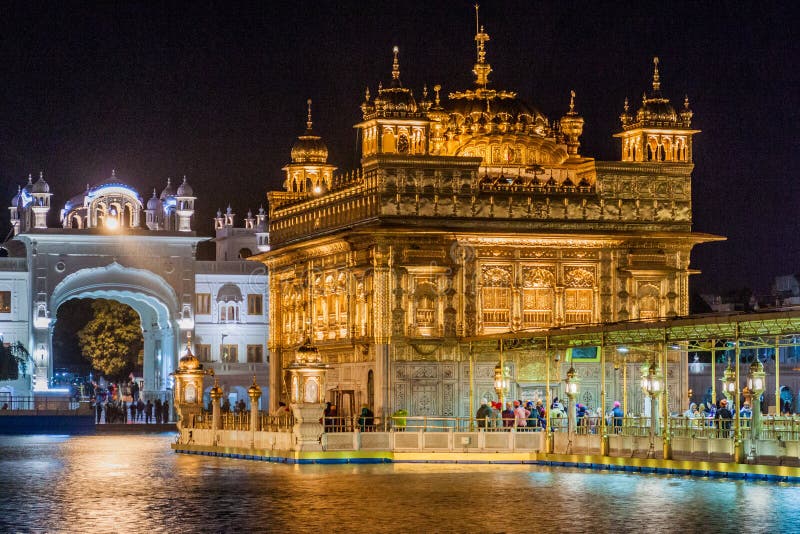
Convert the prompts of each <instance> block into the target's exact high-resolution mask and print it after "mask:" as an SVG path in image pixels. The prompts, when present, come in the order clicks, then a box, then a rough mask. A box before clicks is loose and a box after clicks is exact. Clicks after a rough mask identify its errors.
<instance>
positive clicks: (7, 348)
mask: <svg viewBox="0 0 800 534" xmlns="http://www.w3.org/2000/svg"><path fill="white" fill-rule="evenodd" d="M28 356H29V355H28V351H27V350H26V349H25V347H24V346H22V343H20V342H19V341H17V342H16V343H13V344H11V345H6V344H4V343H0V380H16V379H18V378H19V368H20V367H22V374H23V375H24V374H25V372H26V364H27V362H28Z"/></svg>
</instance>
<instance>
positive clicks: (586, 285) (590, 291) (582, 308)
mask: <svg viewBox="0 0 800 534" xmlns="http://www.w3.org/2000/svg"><path fill="white" fill-rule="evenodd" d="M564 285H566V286H567V287H566V288H565V289H564V314H565V316H564V321H565V322H566V324H586V323H591V322H592V319H593V317H594V285H595V283H594V273H592V272H591V271H589V270H587V269H583V268H579V269H571V270H570V271H568V272H567V273H566V275H565V276H564Z"/></svg>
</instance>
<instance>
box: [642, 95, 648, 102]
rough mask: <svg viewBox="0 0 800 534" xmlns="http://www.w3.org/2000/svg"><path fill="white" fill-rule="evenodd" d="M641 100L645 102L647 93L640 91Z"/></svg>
mask: <svg viewBox="0 0 800 534" xmlns="http://www.w3.org/2000/svg"><path fill="white" fill-rule="evenodd" d="M642 102H643V103H647V93H642Z"/></svg>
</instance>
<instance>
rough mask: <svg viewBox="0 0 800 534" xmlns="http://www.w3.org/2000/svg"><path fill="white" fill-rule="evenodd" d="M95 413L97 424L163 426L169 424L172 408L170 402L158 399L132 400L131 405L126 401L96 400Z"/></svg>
mask: <svg viewBox="0 0 800 534" xmlns="http://www.w3.org/2000/svg"><path fill="white" fill-rule="evenodd" d="M95 413H96V417H97V419H96V421H97V424H100V423H109V424H110V423H122V424H126V423H144V424H148V425H149V424H152V423H155V424H162V423H169V420H170V408H169V401H167V400H165V401H164V402H161V399H156V400H155V401H151V400H150V399H148V400H147V402H144V401H143V400H142V399H141V398H139V399H138V400H132V401H131V402H130V403H127V402H126V401H124V400H123V401H119V400H116V399H112V400H105V401H103V400H100V399H96V400H95Z"/></svg>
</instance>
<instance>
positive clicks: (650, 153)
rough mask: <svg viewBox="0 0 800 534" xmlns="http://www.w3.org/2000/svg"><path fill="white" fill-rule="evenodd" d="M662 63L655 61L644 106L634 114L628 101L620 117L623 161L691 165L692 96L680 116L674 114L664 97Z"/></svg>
mask: <svg viewBox="0 0 800 534" xmlns="http://www.w3.org/2000/svg"><path fill="white" fill-rule="evenodd" d="M658 65H659V61H658V58H657V57H654V58H653V83H652V91H651V92H650V94H649V95H648V94H647V93H644V94H643V95H642V105H641V107H640V108H639V110H638V111H637V112H636V115H635V116H634V115H632V114H631V111H630V105H629V103H628V99H627V98H626V99H625V107H624V111H623V112H622V114H621V115H620V117H619V118H620V123H621V124H622V130H623V131H622V132H620V133H617V134H614V137H619V138H621V139H622V157H621V159H622V161H631V162H678V163H691V162H692V136H693V135H694V134H696V133H699V132H700V130H693V129H692V128H691V126H692V116H693V115H694V114H693V112H692V110H691V109H690V108H689V97H688V96H687V97H686V98H685V99H684V103H683V109H682V110H681V111H680V113H678V112H676V111H675V108H674V107H672V104H670V101H669V99H668V98H664V96H663V95H662V94H661V74H660V73H659V70H658Z"/></svg>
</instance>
